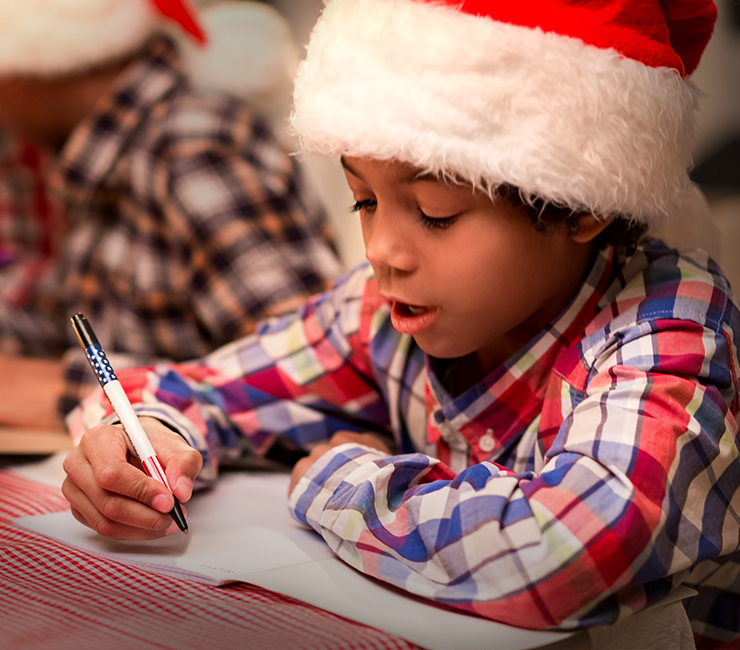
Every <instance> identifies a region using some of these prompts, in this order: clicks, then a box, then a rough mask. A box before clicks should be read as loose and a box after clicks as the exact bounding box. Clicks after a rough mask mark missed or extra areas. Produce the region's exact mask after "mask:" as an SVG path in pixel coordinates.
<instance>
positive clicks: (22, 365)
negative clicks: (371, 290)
mask: <svg viewBox="0 0 740 650" xmlns="http://www.w3.org/2000/svg"><path fill="white" fill-rule="evenodd" d="M202 18H203V21H204V24H203V25H201V24H200V16H198V15H197V14H196V13H195V12H194V11H192V12H191V11H190V10H189V9H188V5H185V4H183V3H182V2H181V0H156V1H154V0H92V1H91V0H84V1H83V0H73V1H70V0H34V1H28V2H25V1H24V2H17V1H16V0H0V41H1V42H2V47H0V128H1V129H4V130H5V129H7V131H8V132H9V133H11V134H12V136H13V137H15V138H25V139H28V140H31V141H33V143H34V144H35V145H37V146H39V147H40V148H42V149H43V150H44V151H48V152H49V154H50V155H51V156H53V161H52V166H51V169H50V170H49V173H48V175H46V176H45V178H44V181H45V184H48V187H49V190H50V194H51V195H52V198H53V205H55V206H60V208H61V209H62V212H63V214H64V216H65V218H66V223H62V224H58V223H57V224H53V225H55V226H56V227H57V231H56V232H50V233H48V234H49V236H50V237H52V238H53V239H54V241H55V243H57V244H59V245H58V246H57V248H56V250H55V255H54V257H53V259H52V260H50V261H49V262H48V263H46V264H45V266H44V267H43V269H41V272H40V273H38V274H37V275H35V276H33V277H31V278H30V280H31V281H28V280H29V277H28V273H26V266H27V265H28V263H29V262H28V260H27V259H26V258H24V256H23V255H22V252H23V251H20V250H18V248H19V247H18V246H14V247H13V248H15V249H16V250H15V251H6V253H5V254H6V257H7V256H8V254H9V253H13V255H12V256H11V257H8V259H7V260H6V265H5V268H4V269H3V271H2V273H3V275H4V276H6V277H7V278H9V279H8V283H10V282H11V281H13V282H16V281H23V282H24V286H23V287H21V288H18V287H16V286H14V287H11V288H13V289H14V290H13V291H12V292H11V291H8V292H5V291H3V292H2V293H1V294H0V423H10V424H15V425H27V426H38V427H52V426H55V425H56V426H59V422H60V416H61V415H62V414H64V413H66V412H67V411H69V409H70V408H71V407H72V406H73V405H74V404H76V403H77V402H78V401H79V398H80V397H81V395H82V394H84V392H85V391H86V390H87V389H88V388H89V387H92V386H94V385H95V379H94V377H93V375H92V374H91V373H90V370H89V368H88V367H87V362H86V361H85V358H84V355H81V354H80V353H81V351H80V349H79V346H78V345H77V341H76V339H75V337H74V336H73V335H71V334H70V331H69V320H68V319H69V315H70V314H72V313H74V312H76V311H84V312H86V313H87V314H88V315H89V316H90V318H94V319H95V321H96V322H97V323H98V325H99V330H100V336H101V339H102V340H103V342H104V344H105V345H107V346H109V347H110V349H111V352H112V353H118V354H122V355H127V358H126V359H125V360H121V359H120V358H119V361H118V363H119V364H121V365H123V364H128V365H141V364H144V363H151V362H153V360H155V359H159V358H167V359H174V360H179V361H183V360H186V359H191V358H195V357H198V356H201V355H203V354H206V353H207V352H210V351H211V350H213V349H216V348H217V347H219V346H220V345H223V344H224V343H226V342H228V341H230V340H232V339H233V338H234V337H236V336H240V335H243V334H246V333H248V332H251V331H252V330H253V329H254V324H255V323H256V321H257V320H258V319H260V318H264V317H265V316H266V315H268V314H276V313H281V312H282V311H285V310H287V309H289V308H291V309H292V308H295V307H296V306H297V305H299V304H301V303H302V302H303V301H305V300H306V299H307V298H308V297H309V296H310V295H312V294H313V293H316V292H318V291H321V290H323V289H325V288H326V287H327V286H328V284H329V281H330V280H333V279H336V277H338V275H339V271H340V267H339V264H338V261H337V260H336V257H335V256H334V253H333V251H332V246H331V241H330V238H329V237H327V233H326V228H325V222H324V215H323V213H322V211H321V209H320V208H319V207H318V205H317V204H316V202H315V201H314V200H313V198H312V197H311V195H310V194H309V193H308V192H307V191H306V188H305V186H304V184H303V180H302V178H301V175H300V173H299V170H298V167H297V165H296V164H295V162H294V161H293V160H291V158H290V157H289V156H288V154H287V152H286V151H285V149H284V146H283V145H282V144H281V143H280V142H279V141H278V139H277V137H276V133H275V132H274V131H273V129H272V128H271V126H270V124H269V122H268V120H269V119H270V118H272V117H273V115H274V114H276V113H278V112H279V110H280V108H281V107H280V101H281V98H282V97H283V96H285V99H283V100H282V103H283V104H285V105H287V103H288V98H289V88H290V87H291V82H292V69H291V62H294V61H295V54H294V51H293V49H292V43H290V40H289V37H288V32H287V27H286V25H285V23H284V22H283V21H282V19H281V18H280V17H279V16H278V15H277V14H276V12H274V11H273V10H271V9H270V8H269V7H266V6H264V5H259V4H255V3H246V2H245V3H238V4H236V3H231V4H229V5H225V6H223V7H216V8H215V9H213V10H211V11H209V12H205V13H204V14H203V16H202ZM168 34H169V35H173V38H170V36H168ZM228 36H231V38H232V39H233V38H236V39H237V40H238V42H237V43H236V44H233V43H229V42H228V41H226V38H227V37H228ZM175 37H176V38H175ZM235 48H236V49H235ZM235 51H236V52H243V53H244V55H245V59H247V60H246V61H234V60H233V59H232V56H233V52H235ZM208 66H213V67H215V68H216V70H215V71H213V70H210V69H209V67H208ZM211 72H213V74H211ZM47 157H48V156H47ZM10 189H11V190H12V192H16V193H18V192H22V191H23V188H20V187H15V188H10ZM28 191H30V190H28ZM0 202H2V201H0ZM19 202H20V201H16V204H17V203H19ZM34 207H35V206H34ZM32 218H33V211H32V213H31V215H24V214H8V215H6V218H5V219H4V221H6V224H5V225H6V226H8V227H9V228H11V229H12V230H13V231H20V230H21V229H20V227H18V226H17V225H16V224H15V223H14V222H17V221H20V220H25V226H26V228H27V229H28V230H29V231H31V232H33V227H34V224H33V223H31V222H30V220H31V219H32ZM4 230H7V229H6V228H4ZM24 232H25V231H24ZM10 243H11V244H12V243H13V242H10ZM17 243H18V244H20V242H17ZM4 248H7V247H5V246H4ZM35 270H36V271H38V269H35ZM21 289H22V290H21Z"/></svg>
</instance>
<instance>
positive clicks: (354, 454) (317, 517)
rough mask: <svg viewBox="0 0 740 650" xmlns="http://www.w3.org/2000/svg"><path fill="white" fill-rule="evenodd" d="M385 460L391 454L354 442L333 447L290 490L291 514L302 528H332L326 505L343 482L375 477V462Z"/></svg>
mask: <svg viewBox="0 0 740 650" xmlns="http://www.w3.org/2000/svg"><path fill="white" fill-rule="evenodd" d="M388 457H390V454H386V453H384V452H382V451H379V450H378V449H374V448H373V447H366V446H365V445H360V444H357V443H354V442H350V443H346V444H344V445H340V446H338V447H333V448H332V449H331V450H329V451H328V452H326V453H325V454H324V455H323V456H321V458H319V459H318V460H317V461H316V462H315V463H314V464H313V465H312V466H311V467H310V468H309V469H308V471H307V472H306V473H305V474H304V475H303V477H302V478H301V480H300V481H299V482H298V484H297V485H296V486H295V488H294V489H293V492H292V493H291V494H290V498H289V500H288V508H289V510H290V513H291V514H292V515H293V517H294V518H295V519H296V520H297V521H298V522H300V523H301V524H303V525H304V526H310V527H311V528H313V529H314V530H315V531H316V532H318V533H321V532H322V530H323V529H325V528H327V527H330V526H331V521H329V520H328V519H327V516H326V514H325V512H324V509H325V507H326V504H327V502H328V501H329V499H331V498H332V497H333V496H334V494H335V492H336V491H337V489H338V488H339V487H340V486H341V485H342V484H343V483H345V479H346V478H347V477H348V476H349V475H350V474H353V477H352V481H351V483H352V484H353V485H356V484H357V483H358V482H361V481H362V480H364V479H365V478H369V477H371V476H373V475H375V474H377V472H378V470H379V468H378V465H377V461H378V460H381V459H383V458H388ZM338 514H339V512H337V515H335V516H338Z"/></svg>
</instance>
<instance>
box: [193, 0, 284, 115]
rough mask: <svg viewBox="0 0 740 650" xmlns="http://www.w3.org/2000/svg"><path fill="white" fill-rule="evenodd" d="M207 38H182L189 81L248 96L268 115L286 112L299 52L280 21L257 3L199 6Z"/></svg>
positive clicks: (205, 86) (243, 96)
mask: <svg viewBox="0 0 740 650" xmlns="http://www.w3.org/2000/svg"><path fill="white" fill-rule="evenodd" d="M201 24H202V25H203V28H204V30H205V32H206V35H207V38H208V42H207V44H206V45H205V46H202V47H198V46H197V45H195V44H194V43H192V42H191V41H189V40H181V41H180V45H181V52H182V55H183V59H184V62H185V68H186V70H187V73H188V77H189V78H190V80H191V83H192V84H193V85H194V86H195V87H197V88H203V89H206V90H215V91H218V92H223V93H227V94H229V95H232V96H235V97H239V98H241V99H244V100H246V101H248V102H249V103H250V104H251V105H252V106H254V107H255V108H256V109H257V110H258V111H259V112H261V113H263V114H265V115H267V116H270V117H272V118H283V117H285V116H287V114H288V112H289V110H290V105H291V93H292V89H293V76H294V74H295V71H296V68H297V66H298V54H297V51H296V46H295V43H294V42H293V40H292V38H291V35H290V30H289V27H288V25H287V23H286V22H285V20H284V19H283V18H282V17H281V16H280V14H279V13H278V12H277V11H275V10H274V9H272V8H271V7H269V6H267V5H264V4H261V3H257V2H243V1H241V2H226V3H223V4H220V5H217V6H215V7H213V8H211V9H208V10H206V11H204V12H203V13H202V15H201Z"/></svg>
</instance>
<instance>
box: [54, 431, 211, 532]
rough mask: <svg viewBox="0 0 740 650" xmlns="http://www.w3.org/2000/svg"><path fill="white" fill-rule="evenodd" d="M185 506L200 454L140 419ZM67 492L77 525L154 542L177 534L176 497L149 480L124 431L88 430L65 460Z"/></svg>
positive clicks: (196, 474) (199, 462)
mask: <svg viewBox="0 0 740 650" xmlns="http://www.w3.org/2000/svg"><path fill="white" fill-rule="evenodd" d="M141 424H142V426H143V427H144V430H145V431H146V432H147V435H148V436H149V439H150V440H151V443H152V446H153V447H154V449H155V451H156V452H157V456H158V457H159V460H160V461H161V462H162V466H163V467H164V469H165V473H166V474H167V481H168V482H169V484H170V487H171V488H172V489H173V491H174V494H175V496H176V497H177V498H178V500H179V501H180V502H185V501H187V500H188V499H190V496H191V494H192V490H193V481H194V480H195V478H196V477H197V476H198V472H200V468H201V466H202V464H203V460H202V458H201V455H200V454H199V453H198V452H197V451H196V450H195V449H193V448H191V447H190V445H188V443H187V442H185V440H183V439H182V437H181V436H179V435H177V434H176V433H175V432H174V431H171V430H170V429H168V428H167V427H166V426H164V425H163V424H162V423H161V422H159V421H158V420H154V419H152V418H141ZM64 471H65V472H67V478H66V479H65V481H64V484H63V485H62V492H63V493H64V496H65V497H66V498H67V500H68V501H69V503H70V505H71V506H72V514H73V515H74V517H75V519H77V521H79V522H81V523H83V524H85V525H86V526H89V527H90V528H92V529H93V530H95V531H97V532H98V533H100V534H101V535H104V536H106V537H113V538H116V539H155V538H158V537H163V536H165V535H169V534H171V533H174V532H176V531H177V530H178V528H177V525H176V524H175V522H174V521H172V518H171V517H170V515H169V514H168V513H169V511H170V510H172V507H173V505H174V502H173V499H172V494H170V493H169V491H168V490H167V488H166V487H164V486H163V485H162V484H161V483H160V482H159V481H156V480H155V479H153V478H150V477H149V476H147V475H146V474H145V473H144V472H143V471H142V469H141V464H140V463H139V461H138V459H137V458H136V454H135V453H134V451H133V449H132V448H131V446H130V443H129V441H128V438H127V437H126V434H125V433H124V431H123V429H121V428H120V427H119V426H110V425H100V426H97V427H94V428H92V429H90V430H89V431H86V432H85V434H84V435H83V436H82V439H81V440H80V444H79V445H78V446H77V447H76V448H75V449H74V450H73V451H72V452H71V453H70V454H69V455H68V456H67V458H66V459H65V460H64Z"/></svg>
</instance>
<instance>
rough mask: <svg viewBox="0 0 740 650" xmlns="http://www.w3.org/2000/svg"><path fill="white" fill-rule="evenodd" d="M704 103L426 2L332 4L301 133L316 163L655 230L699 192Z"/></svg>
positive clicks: (554, 41)
mask: <svg viewBox="0 0 740 650" xmlns="http://www.w3.org/2000/svg"><path fill="white" fill-rule="evenodd" d="M696 96H697V93H696V91H695V89H694V88H693V86H692V85H691V84H690V83H689V82H687V81H685V80H683V79H682V78H681V76H680V75H679V74H678V73H677V72H676V71H675V70H672V69H668V68H649V67H647V66H646V65H643V64H642V63H639V62H637V61H634V60H631V59H627V58H625V57H623V56H621V55H620V54H618V53H617V52H616V51H615V50H606V49H598V48H596V47H593V46H590V45H586V44H585V43H584V42H583V41H581V40H578V39H575V38H570V37H565V36H561V35H559V34H555V33H545V32H543V31H541V30H540V29H529V28H523V27H519V26H515V25H510V24H505V23H499V22H495V21H493V20H490V19H488V18H478V17H474V16H471V15H468V14H464V13H461V12H459V11H457V10H455V9H454V8H450V7H449V6H446V5H437V4H433V3H426V2H417V1H415V0H328V1H327V6H326V8H325V9H324V13H323V15H322V17H321V19H320V20H319V22H318V23H317V25H316V27H315V28H314V31H313V34H312V36H311V41H310V43H309V47H308V56H307V58H306V60H305V61H304V62H303V63H302V64H301V66H300V68H299V72H298V77H297V80H296V89H295V107H294V113H293V116H292V125H293V128H294V130H295V131H296V133H297V134H298V136H299V137H300V138H301V141H302V144H303V147H304V148H305V149H306V150H308V151H312V152H316V153H320V154H323V155H328V156H339V155H351V156H368V157H374V158H379V159H397V160H400V161H404V162H408V163H411V164H413V165H415V166H417V167H418V168H419V169H421V170H424V171H432V172H435V173H440V174H442V175H449V176H454V177H459V178H462V179H463V180H465V181H467V182H470V183H473V184H474V185H476V186H482V187H485V188H487V189H488V190H491V191H492V190H495V188H496V187H497V186H498V185H500V184H502V183H508V184H511V185H514V186H516V187H518V188H520V190H521V191H522V193H523V195H524V196H529V197H535V196H537V197H541V198H544V199H546V200H549V201H552V202H556V203H558V204H562V205H567V206H570V207H573V208H575V209H586V210H590V211H592V212H594V213H595V214H596V215H597V216H601V217H608V216H612V215H620V216H628V217H631V218H633V219H636V220H639V221H644V222H648V223H654V222H656V221H658V220H660V219H661V217H663V216H669V215H672V214H674V213H675V212H676V211H677V210H679V209H680V205H681V202H682V199H683V196H684V194H685V193H686V191H687V189H688V187H689V179H688V173H687V168H688V166H689V164H690V160H691V148H692V144H693V141H694V119H695V118H694V113H695V107H696Z"/></svg>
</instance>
